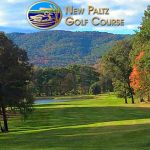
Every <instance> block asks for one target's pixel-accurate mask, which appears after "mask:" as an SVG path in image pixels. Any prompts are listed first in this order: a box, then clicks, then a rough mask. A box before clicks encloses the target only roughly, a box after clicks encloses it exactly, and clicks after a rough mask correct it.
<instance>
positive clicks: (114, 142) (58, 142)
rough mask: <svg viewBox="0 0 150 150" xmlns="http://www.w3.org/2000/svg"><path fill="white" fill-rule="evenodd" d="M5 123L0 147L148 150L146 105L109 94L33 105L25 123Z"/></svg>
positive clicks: (148, 112) (17, 120)
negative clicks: (5, 127)
mask: <svg viewBox="0 0 150 150" xmlns="http://www.w3.org/2000/svg"><path fill="white" fill-rule="evenodd" d="M67 98H68V99H70V98H72V97H67ZM67 98H66V97H63V99H67ZM57 99H60V98H57ZM9 125H10V132H9V133H6V134H2V133H0V150H150V105H149V104H135V105H132V104H128V105H127V104H124V103H123V100H122V99H119V98H116V97H115V96H114V95H112V94H110V95H109V94H107V95H100V96H77V97H73V100H72V101H67V102H57V103H53V104H49V105H36V106H35V109H34V112H33V114H32V115H31V116H30V117H29V118H28V119H27V120H26V121H25V122H24V121H23V120H20V117H17V118H13V119H10V120H9Z"/></svg>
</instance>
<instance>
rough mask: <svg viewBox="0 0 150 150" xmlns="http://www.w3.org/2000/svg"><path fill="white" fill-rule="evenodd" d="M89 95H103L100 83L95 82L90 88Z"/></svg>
mask: <svg viewBox="0 0 150 150" xmlns="http://www.w3.org/2000/svg"><path fill="white" fill-rule="evenodd" d="M89 93H90V94H94V95H97V94H100V93H101V87H100V83H99V82H95V83H94V84H92V85H91V87H90V90H89Z"/></svg>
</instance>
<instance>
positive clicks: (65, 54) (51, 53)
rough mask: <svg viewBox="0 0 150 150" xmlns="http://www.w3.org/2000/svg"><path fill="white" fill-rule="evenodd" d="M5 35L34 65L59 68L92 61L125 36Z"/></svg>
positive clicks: (73, 34)
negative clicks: (21, 49)
mask: <svg viewBox="0 0 150 150" xmlns="http://www.w3.org/2000/svg"><path fill="white" fill-rule="evenodd" d="M7 35H8V37H9V38H10V39H11V40H13V41H14V42H15V43H16V44H17V45H18V46H19V47H21V48H23V49H26V50H27V52H28V56H29V58H30V60H31V62H32V63H33V64H34V65H36V66H49V67H61V66H67V65H68V64H95V63H96V61H97V59H98V58H99V57H100V56H102V55H103V54H104V53H105V52H106V51H107V50H108V49H109V48H110V47H111V46H112V44H113V43H114V42H115V41H118V40H122V39H124V38H127V37H129V35H120V34H118V35H117V34H110V33H106V32H70V31H42V32H37V33H10V34H7Z"/></svg>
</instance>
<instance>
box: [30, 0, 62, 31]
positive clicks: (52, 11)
mask: <svg viewBox="0 0 150 150" xmlns="http://www.w3.org/2000/svg"><path fill="white" fill-rule="evenodd" d="M27 18H28V21H29V23H30V24H31V25H32V26H33V27H35V28H38V29H51V28H54V27H56V26H57V25H58V24H59V23H60V22H61V19H62V11H61V9H60V7H59V6H58V5H57V4H55V3H53V2H50V1H40V2H36V3H34V4H33V5H32V6H31V7H30V8H29V10H28V12H27Z"/></svg>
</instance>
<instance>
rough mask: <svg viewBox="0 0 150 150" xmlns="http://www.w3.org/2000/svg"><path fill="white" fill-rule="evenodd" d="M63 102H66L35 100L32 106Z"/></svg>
mask: <svg viewBox="0 0 150 150" xmlns="http://www.w3.org/2000/svg"><path fill="white" fill-rule="evenodd" d="M64 101H67V100H54V99H39V100H35V101H34V104H49V103H55V102H64Z"/></svg>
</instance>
